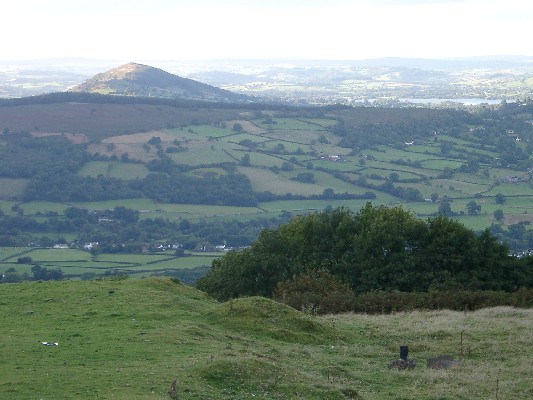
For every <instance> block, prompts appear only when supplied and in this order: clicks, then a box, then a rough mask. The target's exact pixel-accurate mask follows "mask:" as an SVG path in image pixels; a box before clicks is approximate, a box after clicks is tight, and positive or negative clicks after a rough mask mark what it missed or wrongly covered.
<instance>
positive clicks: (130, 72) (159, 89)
mask: <svg viewBox="0 0 533 400" xmlns="http://www.w3.org/2000/svg"><path fill="white" fill-rule="evenodd" d="M69 91H71V92H87V93H100V94H111V95H121V96H136V97H160V98H170V99H190V100H203V101H230V102H235V101H245V100H246V99H247V97H246V96H244V95H240V94H236V93H232V92H230V91H228V90H223V89H220V88H217V87H214V86H210V85H206V84H204V83H201V82H198V81H194V80H192V79H187V78H182V77H180V76H177V75H173V74H171V73H169V72H166V71H163V70H162V69H159V68H154V67H150V66H148V65H143V64H137V63H129V64H124V65H121V66H120V67H117V68H114V69H111V70H109V71H107V72H104V73H101V74H97V75H95V76H94V77H92V78H90V79H88V80H87V81H85V82H84V83H82V84H80V85H77V86H75V87H73V88H71V89H70V90H69Z"/></svg>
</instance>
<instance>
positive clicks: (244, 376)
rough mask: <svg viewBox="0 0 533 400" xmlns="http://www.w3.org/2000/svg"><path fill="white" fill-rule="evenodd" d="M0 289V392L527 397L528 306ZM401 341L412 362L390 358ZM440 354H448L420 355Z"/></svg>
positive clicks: (166, 287) (140, 284)
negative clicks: (327, 305) (445, 358)
mask: <svg viewBox="0 0 533 400" xmlns="http://www.w3.org/2000/svg"><path fill="white" fill-rule="evenodd" d="M0 298H1V303H0V304H1V306H2V324H0V354H1V356H2V363H1V364H0V397H2V398H6V399H8V398H9V399H21V400H23V399H36V398H39V399H59V398H60V399H80V398H106V399H111V398H113V399H169V398H175V399H213V400H218V399H228V400H229V399H232V400H234V399H237V400H239V399H252V398H255V399H302V400H304V399H305V400H309V399H316V400H323V399H331V400H337V399H338V400H345V399H365V400H385V399H387V400H389V399H402V400H403V399H405V400H407V399H421V400H425V399H428V400H430V399H431V400H436V399H440V400H444V399H449V400H452V399H453V400H457V399H459V400H461V399H462V400H471V399H528V398H531V397H532V396H533V377H532V375H531V373H530V367H531V358H532V356H533V354H532V350H531V349H532V348H533V346H532V345H533V326H532V321H533V315H532V311H531V310H523V309H522V310H521V309H512V308H507V307H499V308H491V309H483V310H480V311H476V312H451V311H446V310H442V311H434V312H423V311H419V312H412V313H399V314H394V315H360V314H343V315H329V316H323V317H312V316H309V315H306V314H303V313H300V312H297V311H295V310H293V309H290V308H288V307H286V306H283V305H280V304H278V303H275V302H273V301H270V300H267V299H263V298H243V299H238V300H233V301H230V302H228V303H222V304H220V303H217V302H215V301H213V300H212V299H210V298H208V297H207V296H206V295H205V294H203V293H201V292H199V291H197V290H195V289H193V288H191V287H188V286H184V285H181V284H176V283H174V282H173V281H171V280H168V279H154V278H147V279H135V280H133V279H126V280H116V279H115V280H112V279H107V280H99V281H86V282H79V281H64V282H31V283H30V282H26V283H22V284H12V285H0ZM42 342H52V343H58V345H57V346H45V345H43V344H42ZM402 345H407V346H409V358H410V359H413V360H416V367H415V368H414V369H412V370H394V369H392V370H391V369H388V367H387V366H388V364H389V362H390V361H392V360H395V359H397V358H398V356H399V346H402ZM443 354H445V355H449V356H450V357H452V359H453V360H455V361H457V362H458V363H457V365H455V366H453V367H451V368H449V369H428V368H426V362H427V360H428V359H429V358H432V357H436V356H439V355H443ZM173 382H175V391H173V389H172V384H173ZM172 396H173V397H172Z"/></svg>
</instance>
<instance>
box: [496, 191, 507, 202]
mask: <svg viewBox="0 0 533 400" xmlns="http://www.w3.org/2000/svg"><path fill="white" fill-rule="evenodd" d="M494 201H495V202H496V204H504V203H505V201H506V199H505V196H504V195H503V194H502V193H498V194H497V195H496V196H495V197H494Z"/></svg>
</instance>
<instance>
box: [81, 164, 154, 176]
mask: <svg viewBox="0 0 533 400" xmlns="http://www.w3.org/2000/svg"><path fill="white" fill-rule="evenodd" d="M148 173H149V171H148V169H147V168H146V167H145V166H144V165H143V164H125V163H121V162H118V161H109V162H108V161H91V162H88V163H87V164H85V165H84V166H83V168H82V169H81V170H80V171H79V172H78V174H79V175H81V176H92V177H94V178H96V177H97V176H98V175H103V176H105V177H109V178H119V179H125V180H132V179H137V178H138V179H142V178H144V177H146V175H148Z"/></svg>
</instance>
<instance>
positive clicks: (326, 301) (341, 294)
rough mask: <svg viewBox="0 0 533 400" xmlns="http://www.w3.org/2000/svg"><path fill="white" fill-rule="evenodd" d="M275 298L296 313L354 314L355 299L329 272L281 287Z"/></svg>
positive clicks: (315, 273) (297, 277)
mask: <svg viewBox="0 0 533 400" xmlns="http://www.w3.org/2000/svg"><path fill="white" fill-rule="evenodd" d="M273 298H274V300H276V301H279V302H281V303H285V304H287V305H289V306H291V307H292V308H295V309H296V310H300V311H306V312H311V313H313V314H328V313H340V312H345V311H350V310H351V309H352V308H353V304H354V299H355V295H354V294H353V292H352V290H351V289H350V287H349V286H348V285H346V284H343V283H341V282H338V281H336V280H335V278H333V276H332V275H331V274H329V273H328V272H326V271H323V270H311V271H307V272H304V273H302V274H299V275H295V276H293V277H292V279H290V280H288V281H285V282H282V283H278V285H277V287H276V290H275V292H274V295H273Z"/></svg>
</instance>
